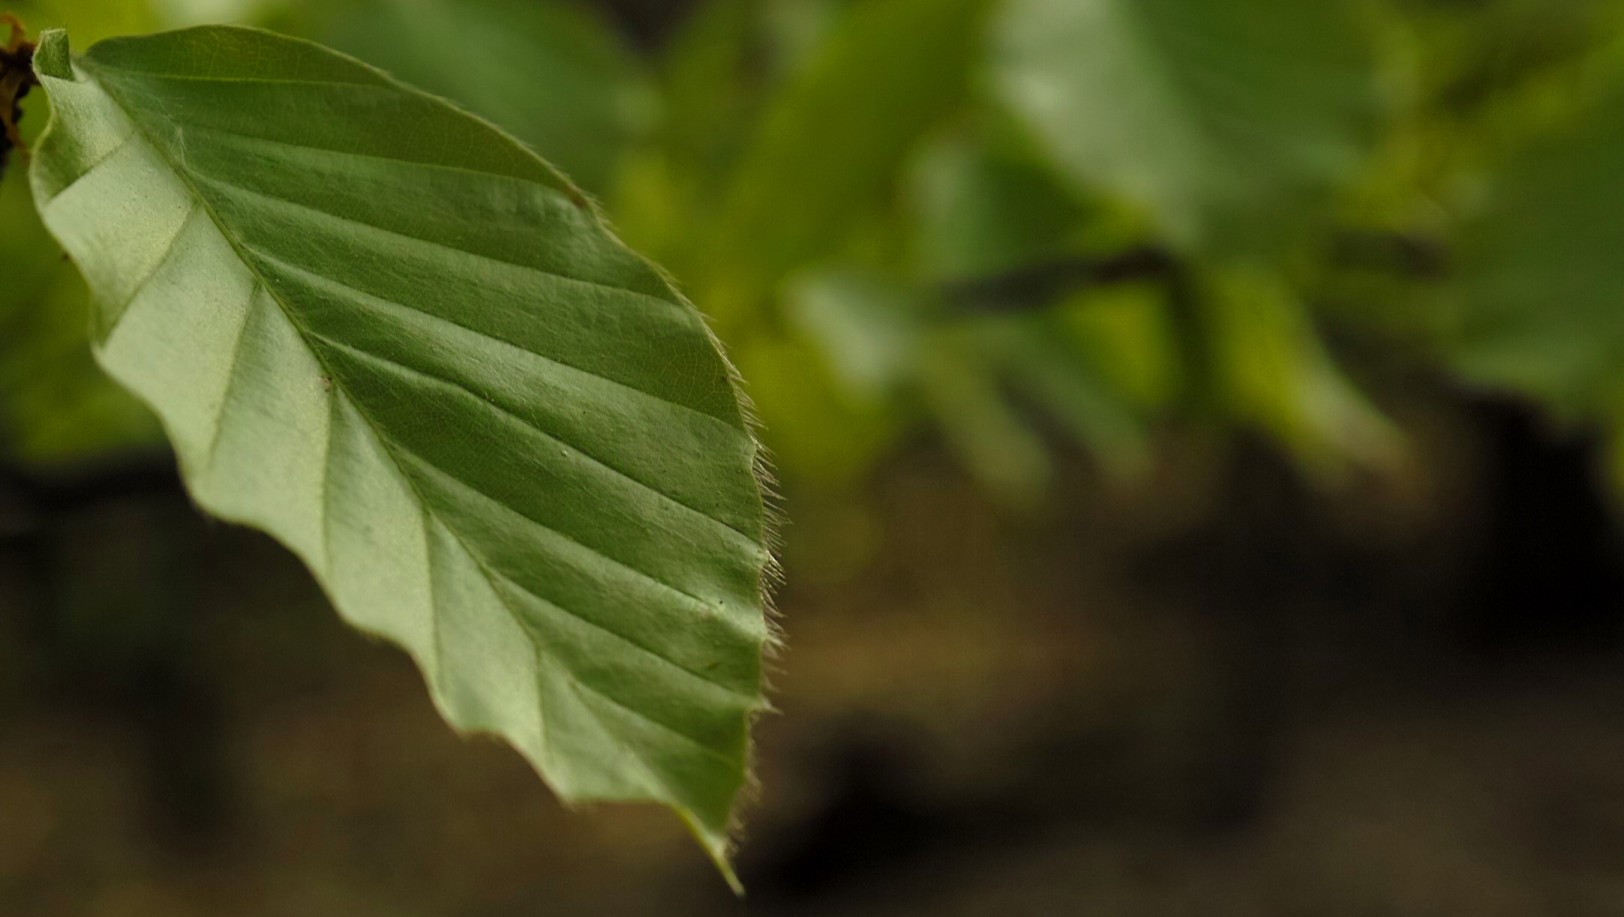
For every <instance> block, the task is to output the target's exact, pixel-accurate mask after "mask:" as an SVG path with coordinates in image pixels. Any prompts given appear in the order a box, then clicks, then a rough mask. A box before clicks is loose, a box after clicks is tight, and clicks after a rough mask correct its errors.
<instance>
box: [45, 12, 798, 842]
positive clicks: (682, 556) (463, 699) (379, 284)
mask: <svg viewBox="0 0 1624 917" xmlns="http://www.w3.org/2000/svg"><path fill="white" fill-rule="evenodd" d="M468 53H470V54H477V53H478V49H469V50H468ZM36 66H37V68H38V69H39V71H40V75H41V77H42V78H43V82H44V86H45V89H46V91H47V92H48V93H49V95H50V98H51V103H52V107H53V110H54V120H53V125H52V128H51V130H50V133H49V134H48V136H47V137H46V138H45V139H44V140H43V141H42V142H41V144H40V146H39V149H38V150H37V154H36V156H35V161H34V165H33V181H34V185H35V189H36V194H37V198H38V201H39V206H40V209H41V213H42V214H43V216H44V218H45V221H46V224H47V225H48V226H49V227H50V229H51V231H52V232H53V233H54V234H55V235H56V236H57V238H58V239H59V240H60V241H61V242H62V244H63V245H64V246H65V247H66V248H67V250H68V252H69V253H70V254H71V255H72V257H73V258H74V259H75V261H76V262H77V263H78V264H79V266H80V268H81V270H83V272H84V274H85V275H86V277H87V279H88V280H89V282H90V285H91V289H92V291H93V293H94V296H95V298H96V300H97V304H98V305H97V309H96V316H95V322H94V323H95V328H94V329H93V331H94V339H95V347H96V353H97V356H98V359H99V360H100V361H101V363H102V365H103V366H104V367H105V368H106V369H107V370H108V372H110V373H111V374H112V375H113V376H114V377H115V378H117V379H118V380H119V381H120V382H122V383H123V384H124V385H126V386H127V387H129V388H130V389H131V390H133V391H134V392H136V393H137V394H138V395H139V396H141V397H142V398H143V399H144V400H145V401H147V402H148V403H149V404H150V405H151V406H152V407H153V408H154V409H155V410H156V411H157V413H158V414H159V416H160V417H161V418H162V420H163V422H164V425H165V427H166V428H167V430H168V432H169V435H170V438H171V439H172V440H173V442H174V446H175V449H176V452H177V454H178V455H179V460H180V463H181V467H182V470H183V471H184V474H185V477H186V481H187V484H188V486H189V488H190V489H191V491H192V493H193V495H194V496H195V498H196V499H197V501H198V502H199V503H200V504H201V505H202V506H203V507H205V508H206V509H208V510H209V511H211V512H213V513H215V514H217V515H219V516H221V517H223V518H227V519H231V520H235V521H239V522H243V523H247V524H250V525H253V526H256V527H258V528H261V529H263V530H265V531H267V532H269V533H270V534H272V535H273V536H275V537H276V538H278V539H279V540H281V541H282V542H283V543H285V544H287V545H288V546H289V547H290V548H291V549H292V550H294V551H295V552H296V553H297V554H298V555H299V556H300V557H301V558H303V559H304V561H305V562H306V563H307V564H308V565H309V566H310V568H311V569H312V570H313V571H314V572H315V574H316V576H317V578H318V579H319V580H320V581H321V583H322V584H323V586H324V587H325V588H326V590H327V592H328V594H329V595H330V596H331V598H332V599H333V602H334V604H335V605H336V606H337V608H338V610H339V612H340V613H341V614H342V615H343V616H344V617H345V618H346V619H347V620H349V621H350V622H351V623H353V624H354V625H356V626H357V627H360V628H362V629H364V630H366V631H369V632H372V633H375V634H379V635H382V636H384V637H387V638H388V639H390V640H392V641H394V642H396V643H399V644H401V645H402V646H403V647H405V648H406V649H407V651H408V652H410V653H411V655H412V656H413V657H414V658H415V659H416V660H417V662H418V663H419V664H420V665H421V667H422V669H423V671H424V672H425V675H426V677H427V680H428V682H429V684H430V687H431V690H432V693H433V695H434V698H435V700H436V702H437V704H438V705H439V707H440V709H441V710H442V711H443V713H444V714H445V716H446V717H447V719H449V720H450V721H451V722H452V723H453V724H455V725H456V726H457V727H459V728H461V729H465V730H479V731H487V732H492V733H495V734H498V735H500V736H502V737H503V738H505V739H507V740H508V741H509V742H511V743H512V744H513V745H514V746H515V747H517V748H518V749H519V750H520V751H521V752H522V753H523V754H524V755H525V757H527V758H528V759H529V760H530V761H531V762H532V763H533V764H534V765H535V766H536V767H537V769H538V770H539V771H540V772H541V774H542V775H543V776H544V777H545V778H546V780H547V781H548V782H549V783H550V784H551V785H552V786H553V787H554V788H555V790H556V791H557V792H558V793H559V794H560V795H561V796H563V797H564V798H565V799H568V800H586V799H606V800H653V801H658V802H662V803H666V804H669V805H671V806H673V807H675V808H676V809H677V810H678V811H679V812H680V813H681V814H683V816H684V817H685V818H686V819H687V820H688V821H689V822H690V824H691V825H693V826H694V828H695V830H696V832H697V833H698V834H699V836H700V837H701V838H702V840H703V841H704V842H705V844H706V846H707V847H708V848H709V849H710V850H711V851H712V852H713V853H714V854H715V855H716V856H717V857H718V859H719V860H720V859H721V854H722V851H723V849H724V847H725V840H726V830H727V825H728V819H729V813H730V811H731V808H732V805H733V802H734V799H735V797H736V795H737V793H738V791H739V789H740V787H741V786H742V785H743V783H744V781H745V769H746V745H747V733H748V725H749V720H750V717H751V716H752V714H753V713H754V712H755V711H756V710H758V709H759V708H760V707H761V706H762V704H763V701H762V695H761V687H760V682H761V678H760V674H761V673H760V660H761V650H762V646H763V642H764V641H765V639H766V637H767V626H766V622H765V620H764V615H763V605H762V602H763V599H762V577H763V570H764V567H765V566H766V565H767V563H768V562H769V552H768V549H767V548H766V546H765V544H764V541H765V538H764V534H763V509H762V497H761V490H760V487H759V485H758V483H757V479H756V469H755V462H756V460H757V447H756V444H755V441H754V439H753V438H752V436H751V434H750V432H749V430H748V426H747V424H746V422H745V420H744V418H743V417H742V416H741V410H740V406H739V403H738V398H737V395H736V393H735V391H734V388H733V383H732V380H731V376H730V371H729V369H728V367H727V365H726V362H725V360H724V359H723V357H722V356H721V354H720V353H719V351H718V350H717V348H716V346H715V344H714V342H713V339H712V338H711V336H710V335H709V333H708V332H707V331H706V329H705V327H704V324H703V322H702V320H701V318H700V316H699V315H698V314H697V312H696V311H695V310H694V309H693V308H692V307H691V306H690V305H688V304H687V303H686V302H684V301H683V300H682V299H681V298H680V297H679V296H678V295H677V294H676V293H675V292H673V291H672V289H671V287H670V286H669V285H668V284H667V283H666V282H665V281H664V280H663V279H662V278H661V276H660V275H659V274H658V272H657V271H656V270H655V269H654V268H652V267H651V266H649V265H648V264H647V263H646V262H644V261H642V260H641V259H640V258H638V257H637V256H635V255H634V254H632V253H631V252H629V251H628V250H626V249H625V248H624V247H623V246H621V245H620V244H619V243H618V242H617V241H616V240H614V239H613V238H612V237H611V236H610V235H609V234H608V233H607V232H606V231H605V230H604V229H603V228H602V226H601V224H600V222H599V221H598V219H597V217H596V216H595V215H594V213H593V212H592V211H591V209H590V207H588V206H587V205H586V204H585V202H584V201H583V200H582V199H581V197H580V195H579V193H578V192H576V191H575V190H574V189H573V188H572V187H571V186H570V185H569V184H568V182H567V181H565V180H564V179H562V178H560V177H559V176H558V174H557V173H556V172H555V171H553V170H552V169H551V168H550V167H549V166H547V165H546V164H545V163H544V162H542V161H541V160H540V159H539V158H537V157H536V156H535V155H534V154H532V153H531V152H529V151H528V150H526V149H525V148H523V147H522V146H521V145H519V144H518V143H517V142H515V141H513V140H512V139H510V138H509V137H507V136H506V135H504V134H502V133H500V132H499V131H497V130H496V129H495V128H492V127H490V126H489V125H487V124H485V123H484V122H481V121H479V120H477V119H475V118H473V117H471V116H468V115H466V114H463V113H461V112H459V111H457V110H455V109H453V108H452V107H451V106H449V105H447V104H445V103H443V102H441V101H439V100H437V99H434V98H431V97H429V96H426V95H423V94H421V93H418V92H416V91H413V90H410V89H408V88H405V87H404V86H402V85H400V84H398V83H395V82H394V81H392V80H390V79H388V78H387V77H385V76H384V75H383V74H381V73H379V72H378V71H376V70H373V69H371V68H369V67H366V66H365V65H363V64H360V63H358V62H356V61H353V60H351V59H348V58H345V57H342V56H340V55H337V54H334V53H332V52H330V51H327V50H325V49H323V48H321V47H319V46H316V45H311V44H308V43H304V42H299V41H295V40H292V39H286V38H281V37H278V36H275V35H272V34H269V33H264V32H259V31H253V30H246V29H231V28H202V29H193V30H187V31H183V32H173V33H167V34H162V35H155V36H151V37H146V38H132V39H117V40H113V41H108V42H103V43H102V44H99V45H97V46H95V47H94V48H92V49H91V50H90V51H89V52H88V53H87V54H86V55H85V56H83V57H82V58H79V59H76V60H74V61H73V62H72V63H71V64H70V62H69V55H68V47H67V40H66V38H65V36H64V35H63V34H62V33H60V32H54V33H48V34H47V35H46V36H45V37H44V39H43V40H42V43H41V47H40V51H39V55H38V63H37V65H36Z"/></svg>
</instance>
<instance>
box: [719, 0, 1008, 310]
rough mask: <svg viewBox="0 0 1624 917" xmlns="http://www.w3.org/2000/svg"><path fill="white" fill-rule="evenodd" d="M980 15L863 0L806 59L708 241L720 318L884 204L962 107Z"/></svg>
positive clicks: (929, 2)
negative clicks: (912, 157) (927, 136)
mask: <svg viewBox="0 0 1624 917" xmlns="http://www.w3.org/2000/svg"><path fill="white" fill-rule="evenodd" d="M987 5H988V3H987V0H870V2H866V3H861V4H857V5H856V6H854V7H853V8H852V9H850V10H847V11H845V13H844V14H843V16H842V17H841V19H840V20H839V21H838V22H837V23H836V24H834V25H833V26H831V27H830V32H829V34H828V37H827V38H826V39H825V40H824V41H823V42H822V43H821V44H820V45H818V46H817V47H816V48H815V49H813V50H812V51H810V52H808V60H807V61H806V62H805V64H804V65H803V66H802V67H800V68H799V69H798V70H797V71H796V72H795V73H794V74H793V75H791V76H790V77H789V79H788V81H787V82H786V84H785V85H784V86H783V88H782V89H781V90H780V91H779V93H778V94H777V95H776V96H775V97H774V98H773V99H772V100H771V101H770V102H769V103H768V105H767V109H766V111H765V113H764V114H763V116H762V122H761V124H760V125H759V130H758V131H757V133H756V134H755V136H754V138H753V139H752V141H751V142H750V143H749V144H748V147H747V149H746V150H745V151H744V153H743V154H742V158H741V161H740V162H739V164H738V166H737V170H736V173H735V175H734V178H733V181H732V183H731V185H730V187H729V188H728V189H727V190H726V191H725V192H724V196H723V200H724V204H723V208H722V213H721V215H720V217H719V225H718V227H717V231H716V233H715V234H714V236H712V237H709V238H708V241H709V243H710V244H709V246H708V249H707V250H706V251H705V252H704V256H705V257H706V258H708V259H710V260H711V262H712V263H715V264H716V265H717V266H718V268H719V270H717V271H716V272H715V276H713V277H712V278H710V281H711V283H710V284H709V288H710V289H712V290H713V293H714V295H715V298H716V300H718V301H719V302H720V304H719V305H717V308H718V310H719V312H720V317H721V319H722V320H724V321H725V320H727V319H728V318H729V317H731V315H732V313H733V311H734V310H735V309H746V308H751V307H754V306H755V305H757V304H758V303H757V300H758V299H760V298H762V297H765V296H769V295H771V294H772V293H773V292H775V290H776V288H777V286H778V284H779V283H780V282H781V281H782V280H783V279H784V277H785V276H786V275H787V274H788V273H789V272H791V271H793V270H795V269H797V268H800V267H803V266H805V265H806V264H808V263H810V262H812V261H814V260H816V259H819V258H822V257H824V256H826V255H828V254H829V253H830V252H831V250H833V249H834V248H836V247H837V246H838V245H839V243H840V242H841V241H843V240H844V238H845V236H846V234H847V233H848V232H850V230H851V228H852V226H853V224H854V223H856V222H857V221H858V218H860V217H862V216H865V215H867V214H869V213H871V212H873V210H874V209H875V206H876V205H877V204H882V203H883V200H884V198H885V195H886V192H887V191H888V190H890V188H891V186H892V185H893V184H894V183H895V182H896V180H897V179H898V177H899V173H900V171H901V169H902V166H903V165H904V163H905V161H906V158H907V156H908V154H909V153H910V152H911V151H912V150H913V148H914V147H915V145H916V144H917V143H918V142H919V140H920V138H921V136H922V135H923V134H924V133H925V132H926V131H927V130H929V129H930V128H931V127H933V126H935V125H936V124H938V123H940V122H941V120H942V119H943V118H945V117H947V116H948V115H949V114H951V113H952V112H953V110H954V109H955V108H956V107H957V106H958V105H959V104H960V103H962V102H963V101H964V95H965V92H966V90H967V77H966V74H967V73H968V72H969V71H970V69H971V64H972V62H973V61H974V59H975V57H976V53H977V51H978V50H979V48H978V42H979V39H980V37H981V34H982V28H981V26H982V22H983V20H984V18H985V16H984V15H983V14H984V12H985V10H986V7H987Z"/></svg>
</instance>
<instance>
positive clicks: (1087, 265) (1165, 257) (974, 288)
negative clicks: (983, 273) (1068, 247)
mask: <svg viewBox="0 0 1624 917" xmlns="http://www.w3.org/2000/svg"><path fill="white" fill-rule="evenodd" d="M1179 270H1180V266H1179V263H1178V260H1177V259H1176V258H1175V257H1174V256H1173V253H1172V252H1170V251H1168V250H1167V249H1164V248H1160V247H1158V246H1152V245H1144V246H1139V247H1137V248H1130V249H1128V250H1127V251H1124V252H1121V253H1120V254H1116V255H1110V256H1106V257H1101V258H1094V257H1084V256H1078V257H1071V258H1061V259H1058V260H1054V261H1045V262H1042V263H1039V264H1034V265H1030V266H1027V267H1021V268H1016V269H1014V270H1011V271H1006V272H1004V273H1002V274H993V275H991V276H988V277H976V278H973V279H970V280H961V281H954V282H951V283H948V284H946V285H944V286H943V288H942V295H943V297H944V298H945V299H946V300H947V302H948V303H949V304H950V306H951V308H953V309H954V310H955V311H966V312H1024V311H1026V310H1029V309H1038V308H1043V307H1045V306H1048V305H1051V304H1053V303H1054V302H1055V301H1056V300H1057V299H1059V298H1060V297H1061V296H1063V295H1065V294H1067V293H1073V292H1076V291H1078V290H1086V289H1090V288H1094V287H1106V286H1115V285H1116V284H1122V283H1134V282H1137V281H1158V282H1170V281H1172V280H1173V279H1174V278H1175V276H1176V275H1177V274H1178V272H1179Z"/></svg>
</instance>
